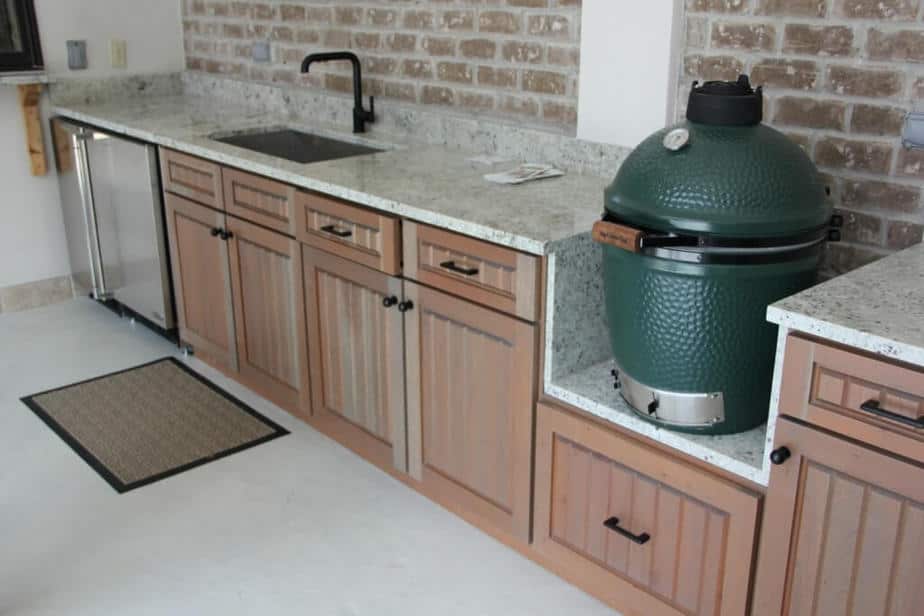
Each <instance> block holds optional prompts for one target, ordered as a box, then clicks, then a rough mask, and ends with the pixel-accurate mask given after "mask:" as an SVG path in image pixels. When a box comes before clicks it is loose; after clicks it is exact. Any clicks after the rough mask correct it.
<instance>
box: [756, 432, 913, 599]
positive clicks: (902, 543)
mask: <svg viewBox="0 0 924 616" xmlns="http://www.w3.org/2000/svg"><path fill="white" fill-rule="evenodd" d="M776 446H777V447H778V448H780V447H785V448H786V450H787V451H788V452H789V454H790V457H789V458H788V459H787V460H785V461H783V463H782V464H780V465H777V466H774V468H773V471H772V474H771V477H770V491H769V493H768V497H767V506H766V511H765V515H764V522H763V533H762V534H763V537H762V541H761V547H760V560H759V564H758V570H757V585H756V590H755V597H754V610H753V614H754V616H781V615H786V616H790V615H791V616H797V615H802V614H806V615H816V614H817V615H819V616H827V615H831V616H840V615H842V614H856V615H858V616H859V615H860V614H862V615H864V616H866V615H870V616H872V615H883V616H912V615H915V616H917V615H920V614H924V587H922V584H921V580H922V579H924V467H922V466H921V465H920V464H917V463H915V462H912V461H908V460H905V459H902V458H899V457H896V456H892V455H890V454H888V453H886V452H883V451H880V450H876V449H872V448H869V447H865V446H863V445H861V444H858V443H856V442H854V441H850V440H847V439H844V438H840V437H838V436H835V435H832V434H830V433H828V432H823V431H821V430H817V429H814V428H812V427H809V426H806V425H804V424H801V423H797V422H795V421H792V420H789V419H781V420H780V421H779V423H778V425H777V430H776Z"/></svg>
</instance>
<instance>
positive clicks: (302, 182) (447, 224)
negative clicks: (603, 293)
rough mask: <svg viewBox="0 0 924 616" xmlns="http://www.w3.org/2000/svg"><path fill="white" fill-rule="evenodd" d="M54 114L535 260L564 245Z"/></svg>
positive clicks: (82, 116)
mask: <svg viewBox="0 0 924 616" xmlns="http://www.w3.org/2000/svg"><path fill="white" fill-rule="evenodd" d="M51 112H52V113H53V114H56V115H59V116H62V117H65V118H69V119H72V120H77V121H79V122H84V123H86V124H90V125H93V126H96V127H99V128H101V129H104V130H108V131H111V132H113V133H117V134H120V135H124V136H126V137H131V138H134V139H137V140H139V141H146V142H149V143H153V144H155V145H158V146H162V147H166V148H170V149H173V150H177V151H180V152H183V153H185V154H190V155H192V156H198V157H200V158H204V159H207V160H210V161H213V162H217V163H221V164H226V165H229V166H232V167H236V168H240V169H243V170H245V171H249V172H252V173H255V174H257V175H263V176H266V177H269V178H272V179H275V180H279V181H281V182H285V183H287V184H292V185H294V186H298V187H299V188H304V189H306V190H312V191H316V192H320V193H324V194H326V195H329V196H332V197H336V198H340V199H344V200H346V201H350V202H353V203H357V204H359V205H363V206H366V207H369V208H373V209H376V210H380V211H383V212H386V213H391V214H395V215H398V216H401V217H405V218H408V219H410V220H413V221H415V222H420V223H423V224H428V225H432V226H435V227H439V228H441V229H446V230H449V231H455V232H457V233H461V234H463V235H466V236H469V237H474V238H476V239H480V240H484V241H487V242H491V243H494V244H500V245H502V246H507V247H509V248H513V249H515V250H519V251H521V252H525V253H529V254H532V255H536V256H540V257H543V256H546V255H547V254H549V253H550V252H551V248H553V247H554V246H557V245H560V244H561V243H562V242H565V241H567V239H568V238H564V239H560V240H556V241H555V242H544V241H540V240H534V239H530V238H527V237H522V236H518V235H515V234H512V233H510V232H507V231H500V230H498V229H493V228H491V227H486V226H484V225H481V224H478V223H473V222H470V221H467V220H463V219H458V218H453V217H450V216H446V215H444V214H436V213H434V212H431V211H430V210H427V209H424V208H420V207H417V206H414V205H410V204H407V203H401V202H398V201H394V200H391V199H386V198H382V197H378V196H376V195H373V194H368V193H363V192H358V191H355V190H352V189H349V188H346V187H343V186H338V185H334V184H329V183H327V182H322V181H319V180H314V179H312V178H310V177H306V176H299V175H294V174H291V173H289V172H286V171H282V170H280V169H277V168H274V167H272V166H269V165H264V164H261V163H257V162H254V161H250V160H247V159H241V158H236V157H234V156H230V155H227V154H224V153H220V152H217V151H215V150H211V149H209V148H207V147H203V146H200V145H196V144H193V143H189V142H187V141H184V140H182V139H176V138H172V137H165V136H162V135H158V134H156V133H152V132H150V131H146V130H141V129H136V128H132V127H131V126H126V125H125V124H121V123H118V122H113V121H111V120H107V119H106V118H103V117H100V116H95V115H91V114H87V113H83V112H80V111H76V110H74V109H71V108H69V107H67V106H66V105H58V104H53V105H52V107H51Z"/></svg>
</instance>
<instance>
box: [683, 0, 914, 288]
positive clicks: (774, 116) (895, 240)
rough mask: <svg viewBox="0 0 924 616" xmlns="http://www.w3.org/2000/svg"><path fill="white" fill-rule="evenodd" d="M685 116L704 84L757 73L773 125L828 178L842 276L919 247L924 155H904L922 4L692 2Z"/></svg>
mask: <svg viewBox="0 0 924 616" xmlns="http://www.w3.org/2000/svg"><path fill="white" fill-rule="evenodd" d="M686 9H687V10H686V15H685V28H686V30H685V31H686V46H685V50H684V53H685V56H684V62H683V69H682V70H683V75H682V76H681V99H682V100H681V107H683V106H684V104H685V102H686V96H687V95H688V94H689V86H690V83H691V82H692V81H693V80H694V79H699V80H704V79H734V78H735V77H736V76H737V75H738V73H741V72H746V73H750V75H751V78H752V81H753V82H754V83H756V84H763V85H764V86H765V93H766V94H767V95H768V96H767V98H768V101H767V104H766V112H765V119H766V120H767V121H768V122H769V123H770V124H772V125H773V126H775V127H777V128H779V129H780V130H782V131H784V132H786V133H787V134H789V135H790V136H792V138H793V139H795V140H796V141H797V142H798V143H799V144H800V145H802V146H803V147H804V148H805V149H806V151H808V153H809V154H810V155H811V156H812V158H813V159H814V160H815V162H816V164H817V165H818V166H819V168H820V169H821V170H822V171H823V172H824V173H825V174H826V175H827V176H828V179H829V184H830V186H831V189H832V199H833V200H834V205H835V207H837V208H838V209H840V210H841V211H842V212H843V213H844V215H845V219H846V227H845V230H844V238H845V241H844V242H842V243H840V244H834V245H832V246H831V248H830V250H829V255H828V260H827V266H826V268H827V273H828V274H837V273H841V272H844V271H847V270H850V269H853V268H855V267H857V266H859V265H862V264H864V263H867V262H869V261H872V260H875V259H877V258H879V257H880V256H882V255H884V254H888V253H889V252H892V251H895V250H898V249H901V248H905V247H907V246H909V245H911V244H914V243H917V242H920V241H921V236H922V230H924V227H922V223H924V210H922V207H921V188H922V186H924V151H906V150H905V149H903V148H902V147H901V139H900V133H901V127H902V122H903V119H904V116H905V113H906V112H908V111H911V110H912V109H913V108H914V106H915V104H921V102H922V101H924V23H922V18H924V2H921V1H918V0H686ZM922 110H924V107H922Z"/></svg>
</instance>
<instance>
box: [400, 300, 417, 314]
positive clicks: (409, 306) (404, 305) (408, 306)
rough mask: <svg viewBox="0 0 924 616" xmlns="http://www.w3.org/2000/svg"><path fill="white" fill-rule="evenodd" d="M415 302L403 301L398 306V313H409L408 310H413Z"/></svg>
mask: <svg viewBox="0 0 924 616" xmlns="http://www.w3.org/2000/svg"><path fill="white" fill-rule="evenodd" d="M413 308H414V302H412V301H411V300H407V301H403V302H401V303H400V304H398V312H407V311H408V310H413Z"/></svg>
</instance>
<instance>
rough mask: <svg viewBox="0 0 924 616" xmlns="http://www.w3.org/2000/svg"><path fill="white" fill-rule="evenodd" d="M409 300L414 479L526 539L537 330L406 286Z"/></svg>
mask: <svg viewBox="0 0 924 616" xmlns="http://www.w3.org/2000/svg"><path fill="white" fill-rule="evenodd" d="M405 298H406V301H409V302H411V304H412V305H413V308H412V309H410V310H409V311H408V312H406V322H405V335H406V354H407V384H408V387H407V412H408V469H409V473H410V475H411V476H412V477H414V478H415V479H417V480H419V481H420V488H421V489H422V491H423V492H424V493H425V494H428V495H429V496H431V497H432V498H434V499H435V500H437V501H438V502H441V503H443V504H445V505H447V506H449V507H450V508H453V509H456V510H459V511H462V512H463V513H465V514H467V515H468V516H469V517H470V518H472V519H474V520H475V521H477V522H478V523H479V524H482V525H484V526H487V527H491V528H494V529H496V530H499V531H500V532H502V533H504V534H507V535H509V536H512V537H516V538H519V539H520V540H522V541H524V542H525V541H528V539H529V508H530V449H531V440H532V438H531V437H532V417H533V391H534V388H533V383H534V379H535V374H534V373H535V354H534V353H535V338H536V336H535V327H534V326H532V325H529V324H527V323H524V322H522V321H519V320H517V319H514V318H512V317H509V316H506V315H503V314H500V313H497V312H494V311H491V310H488V309H486V308H481V307H479V306H475V305H474V304H472V303H470V302H467V301H464V300H461V299H457V298H454V297H451V296H449V295H446V294H445V293H441V292H439V291H435V290H432V289H429V288H427V287H423V286H420V285H417V284H415V283H413V282H410V281H406V282H405Z"/></svg>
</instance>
